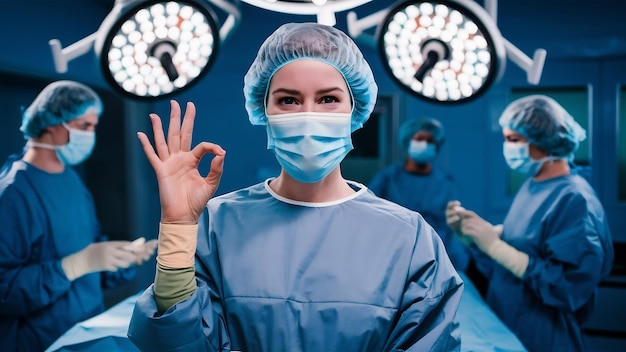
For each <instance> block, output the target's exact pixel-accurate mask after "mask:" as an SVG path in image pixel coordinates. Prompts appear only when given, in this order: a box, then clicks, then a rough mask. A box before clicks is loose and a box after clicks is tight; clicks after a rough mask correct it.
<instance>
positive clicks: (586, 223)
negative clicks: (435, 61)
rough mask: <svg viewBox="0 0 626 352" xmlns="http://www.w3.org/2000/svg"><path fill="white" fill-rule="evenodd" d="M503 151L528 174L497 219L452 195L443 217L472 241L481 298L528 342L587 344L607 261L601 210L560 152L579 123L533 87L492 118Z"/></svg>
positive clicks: (567, 151) (572, 141)
mask: <svg viewBox="0 0 626 352" xmlns="http://www.w3.org/2000/svg"><path fill="white" fill-rule="evenodd" d="M499 122H500V126H501V127H502V134H503V135H504V139H505V141H504V158H505V159H506V162H507V164H508V165H509V167H511V169H513V170H514V171H516V172H519V173H522V174H524V175H527V176H528V177H529V178H528V180H526V182H525V183H524V184H523V185H522V186H521V188H520V190H519V191H518V192H517V194H516V195H515V198H514V199H513V203H512V204H511V208H510V209H509V212H508V213H507V215H506V218H505V219H504V223H503V224H502V225H503V226H502V227H500V226H492V225H491V224H490V223H488V222H487V221H485V220H483V219H482V218H481V217H479V216H478V215H477V214H476V213H474V212H473V211H470V210H466V209H464V208H463V207H462V206H461V205H460V203H459V202H458V201H453V202H450V204H449V206H448V209H447V210H446V214H447V219H448V223H449V225H450V226H451V227H452V228H453V229H454V230H455V231H457V232H459V233H460V234H461V235H462V236H464V237H466V238H467V239H470V240H471V241H473V243H474V244H475V245H476V248H478V249H479V252H477V253H478V255H480V256H482V257H487V258H488V259H487V260H479V261H477V262H478V263H483V264H482V265H480V266H479V267H480V268H481V269H482V270H483V274H485V275H486V276H487V277H489V287H488V291H487V297H486V300H487V303H488V304H489V305H490V306H491V308H492V309H493V310H494V311H495V313H496V314H497V315H498V316H499V317H500V318H501V319H502V321H504V323H505V324H506V325H508V327H509V328H510V329H511V330H512V331H513V332H514V333H515V334H516V335H517V336H518V337H519V338H520V340H521V341H522V343H523V344H524V345H525V346H526V347H527V348H528V349H529V350H530V351H588V350H589V348H588V346H587V342H586V339H585V335H584V333H583V329H582V325H583V323H584V322H585V320H586V319H587V318H588V317H589V315H590V314H591V312H592V310H593V306H594V299H595V296H596V291H597V287H598V284H599V283H600V281H601V280H602V279H603V278H604V277H606V276H607V275H608V273H609V272H610V270H611V266H612V263H613V243H612V239H611V234H610V231H609V224H608V222H607V219H606V215H605V213H604V209H603V208H602V205H601V204H600V201H599V200H598V197H597V195H596V193H595V192H594V190H593V189H592V188H591V186H590V185H589V183H587V181H586V180H585V179H584V178H583V177H581V176H579V175H576V174H572V173H570V169H569V166H568V160H569V159H570V156H571V154H572V153H573V152H574V151H575V150H576V149H577V148H578V145H579V143H580V141H582V140H584V138H585V131H584V130H583V129H582V128H581V127H580V126H579V125H578V124H577V123H576V121H574V119H573V118H572V116H571V115H570V114H569V113H567V111H566V110H565V109H564V108H563V107H561V106H560V105H559V104H558V103H557V102H556V101H554V100H553V99H551V98H549V97H547V96H542V95H532V96H528V97H524V98H521V99H518V100H516V101H514V102H512V103H511V104H510V105H509V106H508V107H507V108H506V109H505V110H504V112H503V113H502V115H501V117H500V120H499Z"/></svg>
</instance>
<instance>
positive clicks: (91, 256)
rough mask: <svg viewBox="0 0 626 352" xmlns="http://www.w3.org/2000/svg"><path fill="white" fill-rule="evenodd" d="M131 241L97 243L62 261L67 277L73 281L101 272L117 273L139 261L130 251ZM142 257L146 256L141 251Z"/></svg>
mask: <svg viewBox="0 0 626 352" xmlns="http://www.w3.org/2000/svg"><path fill="white" fill-rule="evenodd" d="M130 245H131V242H130V241H108V242H96V243H92V244H90V245H89V246H87V247H86V248H85V249H83V250H81V251H79V252H76V253H74V254H71V255H68V256H67V257H65V258H63V259H62V260H61V266H62V267H63V270H64V271H65V275H66V276H67V278H68V279H69V280H70V281H73V280H75V279H77V278H79V277H81V276H83V275H86V274H90V273H95V272H100V271H117V270H118V269H120V268H128V267H129V266H130V265H131V264H133V263H135V262H137V261H138V257H139V256H138V255H137V254H136V253H134V252H133V251H130V250H128V248H129V247H128V246H130ZM141 253H142V254H141V257H142V258H143V257H144V256H145V254H144V253H143V251H141Z"/></svg>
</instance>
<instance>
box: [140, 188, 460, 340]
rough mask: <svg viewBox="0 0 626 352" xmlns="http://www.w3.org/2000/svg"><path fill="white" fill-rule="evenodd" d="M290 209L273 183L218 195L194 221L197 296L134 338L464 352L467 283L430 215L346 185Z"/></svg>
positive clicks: (151, 312)
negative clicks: (461, 313)
mask: <svg viewBox="0 0 626 352" xmlns="http://www.w3.org/2000/svg"><path fill="white" fill-rule="evenodd" d="M349 183H350V185H351V186H352V187H353V188H354V189H355V190H357V192H356V193H354V195H353V196H350V197H347V198H345V199H342V200H340V201H336V202H330V203H304V202H295V201H291V200H288V199H285V198H282V197H280V196H279V195H276V194H274V193H273V192H272V191H271V189H270V188H269V186H268V181H266V182H265V183H260V184H257V185H254V186H251V187H249V188H246V189H243V190H239V191H235V192H232V193H229V194H226V195H223V196H220V197H216V198H213V199H211V200H210V201H209V203H208V205H207V209H208V211H206V212H205V214H204V215H203V217H201V219H200V221H199V231H198V247H197V251H196V282H197V289H196V291H195V293H194V294H193V295H192V296H191V297H189V298H188V299H186V300H184V301H182V302H179V303H178V304H176V305H174V306H173V307H171V308H170V309H169V310H168V311H166V312H165V313H164V314H162V315H159V314H158V313H157V308H156V304H155V302H154V296H153V289H152V287H150V288H148V289H147V290H146V291H145V292H144V293H143V295H142V296H141V297H140V298H139V299H138V301H137V303H136V306H135V308H134V311H133V315H132V319H131V322H130V326H129V338H130V339H131V340H132V341H133V342H134V343H135V344H136V345H137V346H139V347H140V348H141V349H142V350H150V351H180V350H189V351H228V350H229V349H232V350H239V351H315V352H318V351H373V352H381V351H404V350H406V351H426V350H436V351H455V350H456V351H458V350H459V348H460V330H459V322H458V317H457V308H458V305H459V302H460V299H461V295H462V291H463V286H462V280H461V278H460V277H459V276H458V274H457V272H456V271H455V269H454V267H453V266H452V264H451V263H450V261H449V259H448V257H447V255H446V252H445V248H444V246H443V243H442V242H441V239H440V238H439V236H438V235H437V234H436V233H435V231H434V230H433V229H432V227H431V226H429V225H428V224H427V223H426V222H425V221H424V220H423V218H422V217H421V216H420V215H419V214H417V213H415V212H413V211H410V210H408V209H405V208H403V207H400V206H398V205H396V204H394V203H391V202H389V201H386V200H384V199H381V198H379V197H376V196H375V195H374V194H373V193H372V192H370V191H369V190H368V189H367V188H366V187H365V186H363V185H360V184H357V183H353V182H349Z"/></svg>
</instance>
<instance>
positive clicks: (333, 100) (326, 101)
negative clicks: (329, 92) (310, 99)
mask: <svg viewBox="0 0 626 352" xmlns="http://www.w3.org/2000/svg"><path fill="white" fill-rule="evenodd" d="M321 101H322V103H324V104H331V103H337V102H339V99H337V98H336V97H333V96H326V97H323V98H322V100H321Z"/></svg>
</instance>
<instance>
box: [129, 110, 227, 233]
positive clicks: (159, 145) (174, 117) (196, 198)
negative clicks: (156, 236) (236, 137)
mask: <svg viewBox="0 0 626 352" xmlns="http://www.w3.org/2000/svg"><path fill="white" fill-rule="evenodd" d="M170 104H171V110H170V124H169V131H168V133H167V141H166V140H165V134H164V132H163V125H162V123H161V118H160V117H159V116H158V115H157V114H150V120H151V122H152V130H153V133H154V148H153V147H152V145H151V144H150V140H149V139H148V136H147V135H146V134H145V133H143V132H138V133H137V137H138V138H139V141H140V142H141V145H142V147H143V150H144V152H145V154H146V157H147V158H148V161H149V162H150V165H152V168H153V169H154V171H155V173H156V177H157V181H158V185H159V196H160V200H161V222H162V223H174V224H195V223H197V222H198V218H199V217H200V214H201V213H202V210H203V209H204V207H205V206H206V204H207V202H208V201H209V199H210V198H211V197H212V196H213V194H214V193H215V191H216V190H217V187H218V186H219V183H220V179H221V177H222V172H223V168H224V157H225V155H226V152H225V151H224V150H223V149H222V147H220V146H219V145H217V144H213V143H209V142H201V143H200V144H198V145H197V146H195V147H194V148H193V149H191V141H192V134H193V125H194V119H195V116H196V108H195V106H194V104H193V103H191V102H189V103H187V108H186V111H185V116H184V118H183V120H182V125H181V117H180V115H181V109H180V105H178V103H177V102H176V101H174V100H172V101H171V102H170ZM209 153H211V154H214V155H215V157H214V158H213V160H211V169H210V171H209V174H208V175H207V176H206V177H203V176H202V175H201V174H200V172H199V171H198V164H199V163H200V160H201V159H202V157H203V156H204V155H205V154H209Z"/></svg>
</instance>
